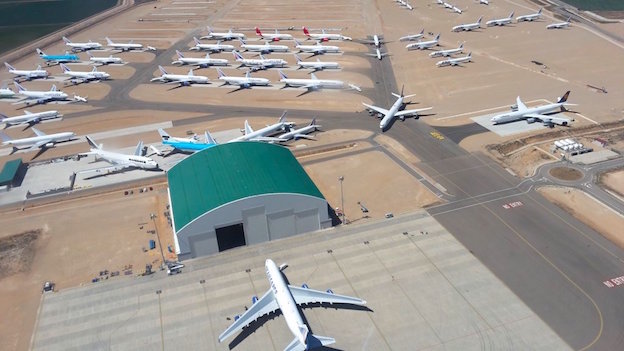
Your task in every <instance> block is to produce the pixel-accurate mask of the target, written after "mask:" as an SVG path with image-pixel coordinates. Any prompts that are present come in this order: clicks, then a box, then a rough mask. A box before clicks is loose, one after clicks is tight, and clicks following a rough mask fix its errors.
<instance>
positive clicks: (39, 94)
mask: <svg viewBox="0 0 624 351" xmlns="http://www.w3.org/2000/svg"><path fill="white" fill-rule="evenodd" d="M20 94H22V95H24V96H26V97H27V98H29V99H44V100H64V99H67V94H65V93H64V92H62V91H35V90H23V91H21V92H20Z"/></svg>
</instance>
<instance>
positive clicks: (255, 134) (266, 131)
mask: <svg viewBox="0 0 624 351" xmlns="http://www.w3.org/2000/svg"><path fill="white" fill-rule="evenodd" d="M287 112H288V111H284V112H283V113H282V116H281V117H280V118H279V120H278V121H277V123H275V124H271V125H268V126H266V127H264V128H262V129H258V130H253V129H252V128H251V126H250V125H249V121H247V120H245V134H243V135H241V136H239V137H238V138H234V139H232V140H230V141H228V143H232V142H237V141H265V142H271V143H273V142H279V141H282V140H281V139H280V138H278V137H270V136H269V135H272V134H275V133H276V132H277V131H281V130H284V129H285V128H286V126H293V125H294V124H293V123H292V122H287V121H286V113H287Z"/></svg>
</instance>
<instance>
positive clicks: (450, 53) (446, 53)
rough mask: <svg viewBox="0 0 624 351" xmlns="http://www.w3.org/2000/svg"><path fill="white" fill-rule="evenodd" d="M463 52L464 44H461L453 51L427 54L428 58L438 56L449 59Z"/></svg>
mask: <svg viewBox="0 0 624 351" xmlns="http://www.w3.org/2000/svg"><path fill="white" fill-rule="evenodd" d="M463 51H464V43H461V44H460V45H459V47H457V48H455V49H447V50H440V51H434V52H432V53H430V54H429V57H440V56H444V57H449V56H451V55H453V54H458V53H460V52H463Z"/></svg>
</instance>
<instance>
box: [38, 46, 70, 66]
mask: <svg viewBox="0 0 624 351" xmlns="http://www.w3.org/2000/svg"><path fill="white" fill-rule="evenodd" d="M36 50H37V54H39V57H41V58H42V59H43V60H44V61H45V62H46V64H48V65H49V64H51V63H57V64H58V63H67V62H78V61H80V58H79V57H78V56H76V55H74V54H70V53H65V55H46V53H45V52H43V51H41V49H39V48H37V49H36Z"/></svg>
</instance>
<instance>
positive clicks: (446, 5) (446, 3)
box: [442, 2, 453, 10]
mask: <svg viewBox="0 0 624 351" xmlns="http://www.w3.org/2000/svg"><path fill="white" fill-rule="evenodd" d="M442 5H443V6H444V7H445V8H447V9H449V10H452V9H453V5H451V4H449V3H448V2H444V3H442Z"/></svg>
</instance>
